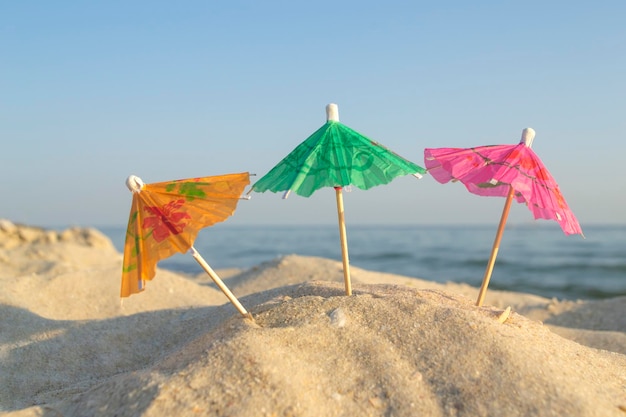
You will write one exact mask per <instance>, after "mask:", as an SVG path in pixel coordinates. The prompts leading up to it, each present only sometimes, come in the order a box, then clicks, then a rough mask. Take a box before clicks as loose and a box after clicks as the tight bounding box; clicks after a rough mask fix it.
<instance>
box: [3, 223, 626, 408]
mask: <svg viewBox="0 0 626 417" xmlns="http://www.w3.org/2000/svg"><path fill="white" fill-rule="evenodd" d="M121 261H122V255H121V254H120V253H118V252H117V251H116V250H115V248H114V246H113V244H112V243H111V242H110V240H109V239H108V238H107V237H106V236H104V235H103V234H101V233H100V232H99V231H97V230H95V229H79V228H74V229H68V230H65V231H61V232H56V231H50V230H43V229H38V228H35V227H30V226H26V225H16V224H13V223H11V222H9V221H6V220H0V285H1V288H2V291H0V318H1V320H0V415H7V416H173V415H175V416H186V415H190V416H198V415H209V416H420V415H424V416H626V297H618V298H613V299H607V300H600V301H580V300H556V299H546V298H543V297H538V296H535V295H529V294H520V293H512V292H501V291H489V292H488V294H487V299H486V302H485V306H483V307H480V308H479V307H476V306H475V305H474V301H475V298H476V296H477V293H478V290H477V289H476V288H473V287H470V286H467V285H463V284H453V283H448V284H438V283H434V282H429V281H427V280H419V279H414V278H408V277H403V276H398V275H391V274H383V273H378V272H372V271H366V270H363V269H359V268H357V267H355V266H353V267H352V268H351V271H352V281H353V292H354V294H353V296H351V297H346V296H344V295H343V274H342V266H341V263H340V262H336V261H333V260H329V259H323V258H314V257H304V256H298V255H289V256H285V257H281V258H278V259H274V260H271V261H268V262H266V263H263V264H260V265H257V266H255V267H253V268H250V269H249V270H236V269H234V270H222V271H220V270H218V271H217V272H218V274H220V276H222V278H223V279H224V281H225V282H226V284H227V285H228V287H229V288H230V289H231V290H232V292H233V293H234V294H235V295H236V296H237V297H238V298H239V300H240V301H241V303H242V304H243V305H244V306H245V307H246V308H247V309H248V310H249V311H251V313H252V314H253V317H254V320H249V319H244V318H243V317H241V315H239V313H238V312H237V311H236V309H235V308H234V307H233V306H232V305H231V304H230V303H228V301H227V299H226V297H225V296H224V295H223V294H222V293H221V292H220V291H219V290H218V289H217V288H216V287H215V285H214V284H212V282H211V281H210V279H209V278H208V277H207V276H206V275H204V274H202V275H198V276H185V275H183V274H177V273H174V272H171V271H166V270H163V269H158V273H157V276H156V278H155V279H154V280H153V281H151V282H149V283H148V286H147V290H146V291H144V292H143V293H141V294H138V295H133V296H131V297H129V298H126V299H124V301H123V303H120V299H119V285H120V275H121ZM507 307H510V309H511V313H510V314H509V315H508V317H507V316H506V315H505V314H503V313H505V310H506V308H507Z"/></svg>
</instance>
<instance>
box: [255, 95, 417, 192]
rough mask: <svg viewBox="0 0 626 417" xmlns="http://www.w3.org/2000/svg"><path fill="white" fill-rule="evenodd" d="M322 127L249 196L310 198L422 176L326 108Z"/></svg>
mask: <svg viewBox="0 0 626 417" xmlns="http://www.w3.org/2000/svg"><path fill="white" fill-rule="evenodd" d="M326 112H327V122H326V123H325V124H324V125H323V126H322V127H320V128H319V129H318V130H317V131H316V132H314V133H313V134H312V135H311V136H309V137H308V138H307V139H305V140H304V142H302V143H301V144H300V145H298V146H297V147H296V148H295V149H294V150H293V151H291V153H290V154H289V155H287V156H286V157H285V158H284V159H283V160H282V161H280V162H279V163H278V164H277V165H276V166H275V167H274V168H272V170H271V171H269V172H268V173H267V174H265V175H264V176H263V177H262V178H260V179H259V180H258V181H257V182H256V183H255V184H254V185H253V186H252V189H251V191H256V192H261V193H262V192H264V191H267V190H269V191H272V192H278V191H294V192H295V193H296V194H299V195H301V196H303V197H309V196H311V195H312V194H313V193H314V192H315V191H316V190H318V189H320V188H322V187H345V186H347V185H354V186H356V187H358V188H361V189H363V190H367V189H370V188H372V187H374V186H376V185H382V184H387V183H389V182H391V181H392V180H393V179H394V178H396V177H399V176H403V175H411V174H412V175H416V176H419V174H424V173H425V172H426V170H425V169H424V168H422V167H420V166H418V165H416V164H414V163H413V162H410V161H408V160H406V159H404V158H402V157H401V156H399V155H397V154H396V153H394V152H392V151H391V150H389V149H387V148H385V147H384V146H382V145H381V144H379V143H378V142H375V141H373V140H372V139H369V138H367V137H365V136H363V135H361V134H360V133H358V132H356V131H355V130H352V129H351V128H349V127H348V126H346V125H344V124H342V123H340V122H339V118H338V111H337V105H335V104H329V105H328V106H326Z"/></svg>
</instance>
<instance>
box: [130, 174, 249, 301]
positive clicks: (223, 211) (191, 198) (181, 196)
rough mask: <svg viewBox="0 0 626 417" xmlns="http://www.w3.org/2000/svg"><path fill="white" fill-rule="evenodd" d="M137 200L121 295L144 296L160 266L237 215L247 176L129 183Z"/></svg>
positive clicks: (135, 178) (246, 183)
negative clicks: (208, 229) (147, 283)
mask: <svg viewBox="0 0 626 417" xmlns="http://www.w3.org/2000/svg"><path fill="white" fill-rule="evenodd" d="M126 184H127V185H128V188H129V189H130V190H131V191H132V192H133V201H132V205H131V210H130V217H129V219H128V228H127V230H126V241H125V244H124V262H123V269H122V288H121V296H122V297H128V296H130V295H131V294H135V293H138V292H141V291H143V289H144V288H145V281H149V280H151V279H152V278H154V275H155V273H156V264H157V262H158V261H160V260H162V259H165V258H167V257H169V256H172V255H174V254H175V253H177V252H180V253H185V252H187V251H188V250H190V249H191V247H192V246H193V243H194V241H195V239H196V236H197V235H198V232H199V231H200V230H201V229H203V228H205V227H208V226H211V225H213V224H215V223H219V222H222V221H224V220H226V219H227V218H229V217H230V216H232V214H233V213H234V212H235V209H236V207H237V203H239V201H240V199H241V195H242V193H243V191H244V189H245V187H246V186H247V185H248V184H250V175H249V174H248V173H247V172H244V173H238V174H226V175H218V176H212V177H200V178H190V179H182V180H176V181H166V182H159V183H153V184H144V183H143V181H141V179H140V178H138V177H136V176H134V175H131V176H130V177H128V180H127V181H126Z"/></svg>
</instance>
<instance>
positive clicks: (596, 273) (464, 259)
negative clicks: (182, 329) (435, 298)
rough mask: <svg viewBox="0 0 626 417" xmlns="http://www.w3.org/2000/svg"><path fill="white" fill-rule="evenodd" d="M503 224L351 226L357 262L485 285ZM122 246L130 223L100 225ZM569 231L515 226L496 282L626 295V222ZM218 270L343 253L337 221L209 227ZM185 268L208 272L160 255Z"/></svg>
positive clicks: (186, 259) (203, 245) (572, 295)
mask: <svg viewBox="0 0 626 417" xmlns="http://www.w3.org/2000/svg"><path fill="white" fill-rule="evenodd" d="M496 229H497V225H493V226H486V225H485V226H482V225H481V226H457V225H454V226H431V225H428V226H418V225H410V226H387V225H385V226H371V225H367V226H365V225H347V238H348V248H349V257H350V265H351V266H354V267H359V268H363V269H368V270H372V271H381V272H388V273H394V274H400V275H405V276H408V277H417V278H422V279H427V280H431V281H436V282H442V283H443V282H450V281H451V282H463V283H467V284H470V285H474V286H480V284H481V282H482V278H483V276H484V273H485V269H486V266H487V261H488V259H489V255H490V253H491V247H492V245H493V241H494V238H495V233H496ZM100 230H101V231H102V232H103V233H105V234H106V235H108V236H109V237H110V238H111V239H112V241H113V243H114V244H115V246H116V247H117V248H118V250H120V251H122V250H123V249H122V248H123V244H124V236H125V229H124V228H122V227H119V228H100ZM584 232H585V239H583V238H582V237H581V236H580V235H574V236H566V235H564V234H563V233H562V231H561V229H560V228H559V227H558V225H556V224H550V223H548V222H537V223H532V224H529V225H523V226H519V225H507V227H506V229H505V231H504V235H503V238H502V242H501V244H500V250H499V253H498V257H497V260H496V263H495V267H494V270H493V273H492V276H491V281H490V284H489V288H490V289H501V290H510V291H521V292H526V293H531V294H537V295H541V296H544V297H548V298H553V297H556V298H559V299H600V298H608V297H614V296H621V295H626V226H624V225H619V226H589V227H585V228H584ZM195 247H196V249H197V250H198V252H199V253H200V254H201V255H202V256H203V257H204V258H205V259H206V261H207V262H208V263H209V264H210V265H211V266H212V267H213V269H222V268H231V267H237V268H250V267H252V266H255V265H258V264H260V263H262V262H265V261H269V260H272V259H274V258H277V257H280V256H284V255H289V254H299V255H308V256H319V257H324V258H329V259H335V260H338V261H340V260H341V246H340V241H339V231H338V228H337V226H336V225H324V226H317V225H316V226H242V225H228V224H227V223H221V224H218V225H215V226H213V227H210V228H206V229H203V230H202V231H201V232H200V233H199V235H198V237H197V239H196V242H195ZM159 267H161V268H166V269H170V270H175V271H179V272H184V273H190V274H196V273H201V272H203V271H202V269H201V268H200V266H199V265H198V264H197V263H196V261H195V260H194V259H193V258H192V257H191V256H190V255H188V254H177V255H174V256H172V257H171V258H168V259H165V260H162V261H161V262H159Z"/></svg>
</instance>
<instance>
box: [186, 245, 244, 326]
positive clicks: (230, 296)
mask: <svg viewBox="0 0 626 417" xmlns="http://www.w3.org/2000/svg"><path fill="white" fill-rule="evenodd" d="M191 256H193V258H194V259H195V260H196V261H197V262H198V263H199V264H200V266H201V267H202V269H204V271H205V272H206V273H207V274H208V275H209V276H210V277H211V279H212V280H213V282H215V284H216V285H217V286H218V287H219V289H220V290H222V292H223V293H224V295H226V297H227V298H228V300H229V301H230V302H231V303H232V304H233V305H234V306H235V308H237V310H238V311H239V313H240V314H241V315H242V316H243V317H245V318H248V319H251V320H252V321H254V318H253V317H252V314H250V313H248V311H247V310H246V309H245V308H244V307H243V306H242V305H241V303H240V302H239V300H237V298H236V297H235V295H234V294H233V293H232V292H231V291H230V290H229V289H228V287H227V286H226V284H224V281H222V279H221V278H220V277H219V276H218V275H217V273H216V272H215V271H214V270H213V268H211V267H210V266H209V264H208V263H207V262H206V261H205V260H204V258H203V257H202V256H201V255H200V254H199V253H198V251H196V248H194V247H193V246H192V247H191Z"/></svg>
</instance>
